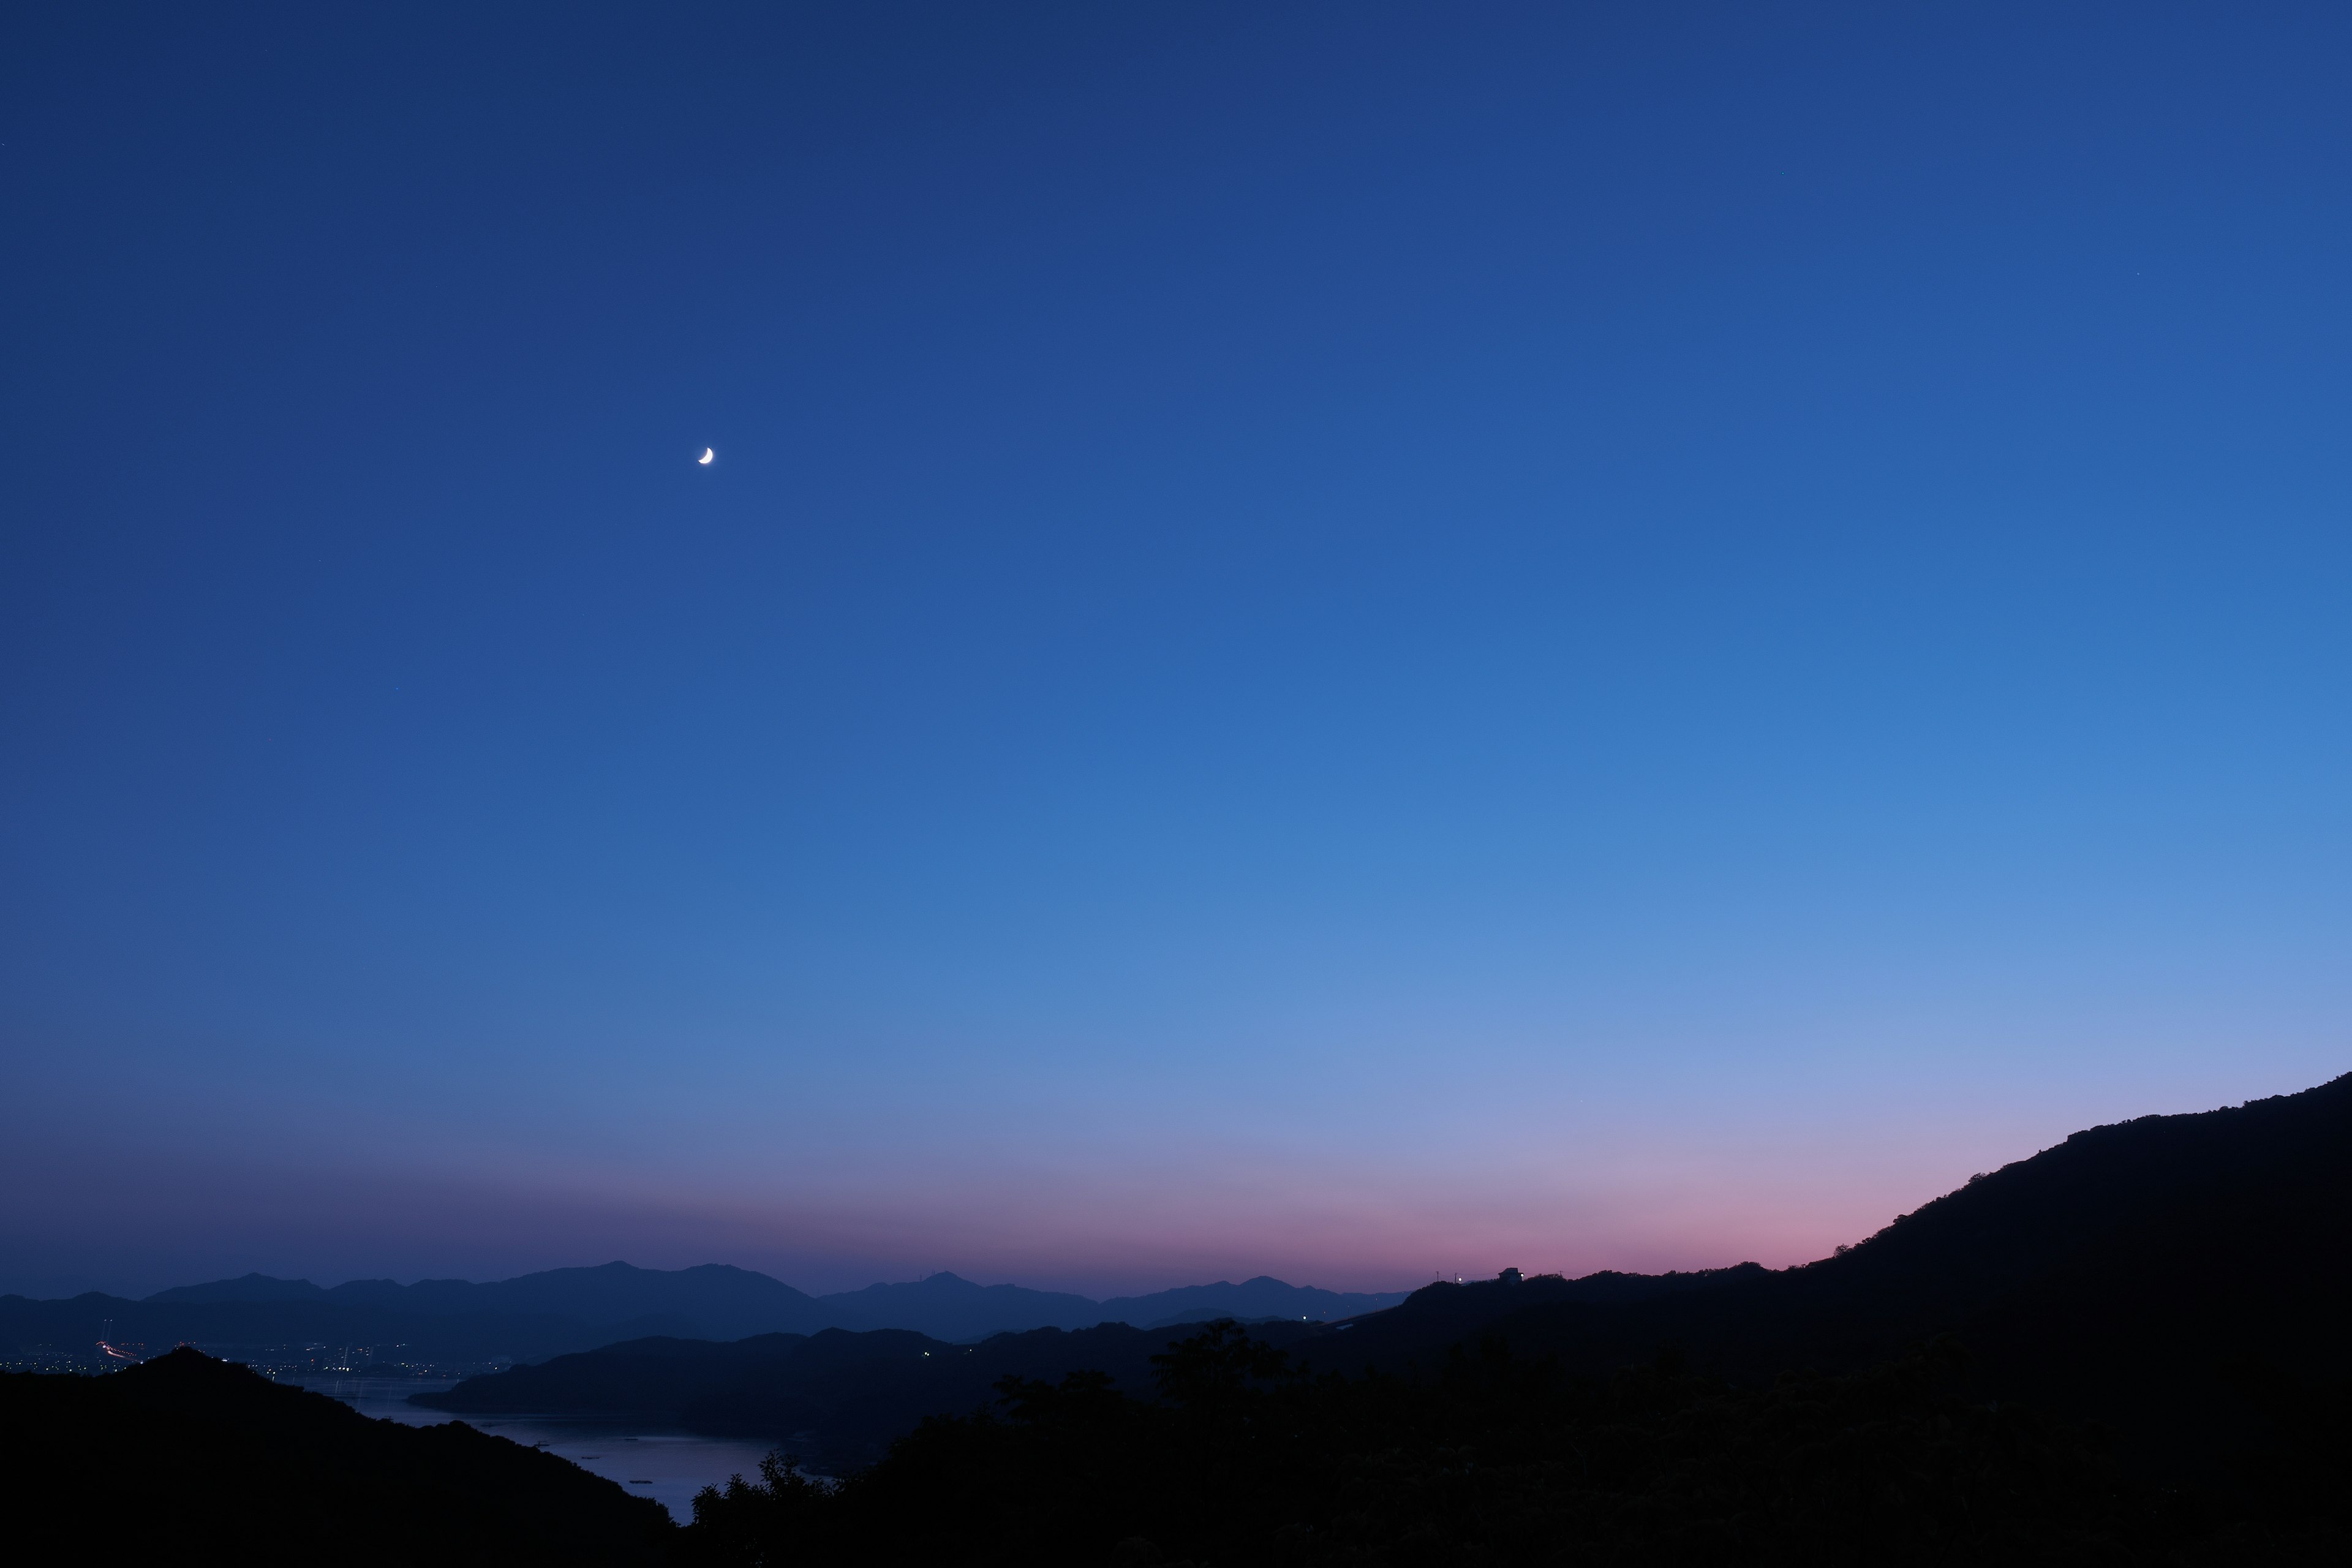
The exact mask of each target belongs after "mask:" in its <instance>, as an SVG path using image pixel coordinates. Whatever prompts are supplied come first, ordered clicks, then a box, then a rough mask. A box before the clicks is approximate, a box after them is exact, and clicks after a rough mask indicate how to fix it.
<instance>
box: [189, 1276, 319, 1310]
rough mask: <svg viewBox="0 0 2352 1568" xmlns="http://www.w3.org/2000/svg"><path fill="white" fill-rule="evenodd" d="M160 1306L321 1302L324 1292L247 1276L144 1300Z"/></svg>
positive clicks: (302, 1282) (299, 1282)
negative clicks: (234, 1302)
mask: <svg viewBox="0 0 2352 1568" xmlns="http://www.w3.org/2000/svg"><path fill="white" fill-rule="evenodd" d="M144 1299H145V1300H148V1301H152V1302H156V1303H159V1304H173V1303H184V1304H190V1305H194V1304H205V1305H210V1304H213V1303H216V1302H221V1301H323V1300H327V1299H328V1298H327V1292H326V1291H324V1290H321V1289H319V1287H317V1286H316V1285H313V1284H311V1283H310V1281H309V1280H308V1279H271V1278H270V1277H269V1276H268V1275H267V1274H247V1275H246V1276H245V1277H244V1278H242V1279H215V1280H213V1281H212V1282H211V1283H209V1284H205V1285H175V1286H173V1288H172V1289H168V1290H158V1291H156V1292H155V1293H154V1294H153V1295H152V1296H149V1297H146V1298H144Z"/></svg>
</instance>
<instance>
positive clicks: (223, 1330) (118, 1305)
mask: <svg viewBox="0 0 2352 1568" xmlns="http://www.w3.org/2000/svg"><path fill="white" fill-rule="evenodd" d="M1393 1300H1402V1297H1401V1296H1368V1295H1349V1294H1342V1293H1339V1292H1336V1291H1329V1290H1317V1289H1306V1288H1301V1287H1297V1286H1291V1285H1286V1284H1285V1283H1283V1282H1282V1281H1281V1280H1278V1279H1269V1278H1265V1277H1263V1276H1261V1277H1260V1278H1258V1279H1251V1280H1247V1281H1244V1283H1242V1284H1239V1285H1235V1284H1233V1283H1230V1282H1228V1281H1223V1280H1220V1281H1219V1282H1217V1283H1216V1284H1214V1285H1203V1286H1191V1287H1186V1288H1184V1289H1176V1290H1163V1291H1160V1292H1158V1293H1156V1294H1153V1295H1149V1296H1133V1297H1122V1298H1119V1299H1118V1300H1112V1301H1108V1302H1097V1301H1093V1300H1088V1299H1087V1298H1086V1297H1084V1296H1077V1295H1072V1294H1069V1293H1066V1292H1062V1291H1053V1290H1033V1289H1027V1288H1025V1287H1023V1286H1017V1285H979V1284H975V1283H973V1282H972V1281H971V1280H969V1279H961V1278H959V1277H958V1276H956V1275H953V1274H946V1273H942V1274H935V1275H932V1276H931V1277H930V1278H929V1279H920V1280H915V1281H912V1282H908V1283H895V1284H881V1285H874V1286H869V1287H867V1288H866V1289H862V1290H849V1291H842V1292H839V1293H836V1294H834V1295H829V1296H824V1297H811V1296H809V1295H807V1294H806V1293H804V1292H803V1291H800V1290H797V1289H793V1287H792V1286H790V1285H787V1284H785V1283H783V1282H782V1280H779V1279H772V1278H770V1277H769V1276H767V1275H765V1274H761V1273H757V1272H755V1271H753V1270H751V1269H747V1268H731V1267H729V1266H727V1265H724V1264H704V1265H701V1266H699V1267H697V1268H677V1269H659V1268H636V1267H635V1266H633V1265H631V1264H628V1263H623V1262H614V1263H606V1264H602V1265H599V1266H597V1267H594V1268H555V1269H548V1270H545V1271H543V1272H541V1273H536V1274H525V1275H520V1276H518V1277H517V1278H515V1279H500V1280H494V1281H490V1282H487V1283H481V1284H477V1283H475V1282H473V1281H470V1280H465V1279H420V1280H418V1281H417V1282H415V1284H412V1285H403V1284H400V1283H399V1282H397V1281H395V1280H391V1279H354V1280H351V1281H349V1282H347V1283H344V1284H341V1285H337V1286H335V1287H333V1288H332V1289H320V1287H318V1286H317V1285H314V1284H312V1283H311V1282H310V1281H309V1280H307V1279H273V1278H271V1277H269V1276H268V1275H263V1274H247V1275H246V1276H244V1277H243V1278H241V1279H218V1280H213V1281H209V1282H207V1283H205V1284H201V1285H184V1286H177V1287H174V1288H173V1289H168V1290H159V1291H157V1292H156V1293H155V1294H154V1295H152V1296H150V1297H148V1298H146V1299H145V1300H142V1301H128V1300H122V1299H121V1298H118V1297H109V1296H100V1295H96V1294H92V1295H89V1296H85V1297H82V1298H79V1299H77V1300H74V1301H71V1302H66V1301H29V1300H26V1299H24V1298H22V1297H9V1298H0V1346H21V1347H32V1346H61V1345H66V1346H74V1347H79V1349H81V1350H84V1351H87V1350H88V1349H89V1347H90V1344H91V1342H93V1341H95V1340H96V1339H97V1338H99V1337H100V1334H101V1333H110V1334H111V1335H112V1336H113V1337H115V1338H118V1339H123V1340H129V1341H131V1342H145V1343H147V1344H150V1345H169V1344H176V1343H180V1342H189V1343H193V1344H196V1345H200V1346H203V1347H205V1348H206V1349H208V1350H211V1351H213V1352H215V1353H219V1354H224V1355H227V1356H230V1357H232V1358H233V1359H238V1360H250V1359H254V1358H255V1356H256V1355H257V1354H258V1353H259V1352H260V1351H261V1349H262V1348H263V1347H268V1346H284V1345H287V1344H289V1343H290V1344H297V1345H299V1344H301V1343H304V1342H322V1343H326V1344H330V1345H338V1346H341V1345H368V1346H375V1345H378V1344H386V1345H398V1346H402V1347H404V1351H403V1353H404V1354H405V1355H406V1356H408V1357H409V1358H410V1359H412V1360H416V1359H421V1360H425V1361H427V1362H433V1363H457V1362H475V1363H478V1362H482V1361H490V1360H496V1359H499V1358H502V1357H503V1358H511V1359H514V1360H519V1361H530V1360H538V1359H542V1358H544V1357H547V1356H550V1355H557V1354H562V1353H563V1352H569V1351H576V1350H583V1349H587V1348H589V1347H591V1346H593V1345H596V1344H603V1343H609V1342H614V1341H617V1340H626V1339H642V1338H647V1337H653V1336H667V1337H673V1338H681V1339H711V1340H738V1339H743V1338H747V1337H749V1336H751V1335H755V1334H765V1333H793V1334H803V1335H805V1334H814V1333H817V1332H819V1331H823V1330H825V1329H829V1328H846V1329H852V1330H856V1331H870V1330H877V1329H903V1330H908V1331H914V1332H917V1333H923V1334H929V1335H931V1336H932V1337H934V1338H937V1339H940V1340H950V1341H972V1340H979V1339H983V1338H986V1337H987V1336H989V1335H992V1334H997V1333H1013V1332H1022V1331H1028V1330H1032V1329H1038V1328H1062V1329H1081V1328H1090V1327H1092V1326H1094V1325H1095V1324H1097V1323H1101V1322H1107V1321H1124V1322H1129V1323H1131V1324H1136V1325H1138V1326H1157V1325H1159V1324H1161V1323H1177V1322H1185V1321H1202V1320H1205V1319H1208V1318H1214V1317H1223V1316H1236V1317H1240V1318H1244V1319H1246V1320H1250V1321H1258V1320H1262V1319H1267V1318H1280V1319H1285V1320H1297V1319H1312V1320H1315V1321H1327V1320H1329V1319H1333V1318H1338V1317H1345V1316H1349V1315H1352V1314H1354V1313H1359V1312H1362V1311H1366V1310H1373V1309H1375V1308H1377V1307H1379V1306H1381V1305H1384V1304H1386V1303H1388V1302H1391V1301H1393ZM108 1324H110V1325H111V1327H110V1328H109V1327H107V1326H106V1325H108Z"/></svg>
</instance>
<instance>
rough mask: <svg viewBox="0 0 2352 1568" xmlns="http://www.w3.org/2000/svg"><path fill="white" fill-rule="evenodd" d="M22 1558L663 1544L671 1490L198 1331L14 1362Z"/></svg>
mask: <svg viewBox="0 0 2352 1568" xmlns="http://www.w3.org/2000/svg"><path fill="white" fill-rule="evenodd" d="M0 1476H5V1482H0V1493H5V1496H6V1497H8V1498H9V1499H10V1500H12V1501H11V1506H10V1507H9V1509H8V1510H7V1512H8V1517H7V1521H6V1523H5V1527H0V1530H5V1536H0V1539H5V1544H6V1546H7V1547H8V1549H9V1552H10V1555H11V1557H12V1559H13V1560H14V1561H16V1562H19V1563H186V1562H247V1563H360V1564H373V1563H383V1564H398V1565H399V1568H414V1565H415V1564H417V1563H611V1564H616V1565H617V1564H633V1563H648V1564H650V1563H660V1562H663V1561H665V1560H666V1558H667V1553H668V1552H669V1549H670V1543H671V1540H672V1538H673V1537H674V1535H675V1533H676V1531H675V1529H674V1527H673V1526H672V1525H671V1524H670V1522H669V1519H668V1515H667V1513H666V1512H665V1511H664V1510H663V1509H662V1507H661V1505H660V1504H658V1503H656V1502H654V1501H652V1500H648V1499H645V1498H633V1497H630V1496H628V1495H627V1494H626V1493H625V1492H624V1491H623V1490H622V1489H621V1488H620V1487H619V1486H618V1485H616V1484H615V1483H614V1482H612V1481H609V1480H605V1479H602V1478H600V1477H596V1476H592V1475H590V1474H589V1473H588V1472H587V1471H585V1470H583V1469H581V1468H579V1467H577V1466H576V1465H573V1464H571V1463H570V1462H568V1461H566V1460H563V1459H560V1458H554V1457H553V1456H551V1455H549V1454H543V1453H540V1452H537V1451H535V1450H532V1449H530V1448H525V1447H520V1446H519V1445H517V1444H514V1443H509V1442H508V1441H507V1440H506V1439H505V1438H503V1437H493V1436H488V1435H487V1434H485V1433H481V1432H477V1431H475V1430H474V1429H473V1428H471V1427H469V1426H464V1425H463V1424H461V1423H457V1422H452V1423H449V1424H447V1425H446V1426H429V1427H416V1426H397V1425H394V1423H392V1422H389V1421H373V1420H370V1419H368V1418H367V1417H366V1416H363V1415H360V1414H359V1413H358V1412H357V1411H354V1410H352V1409H351V1408H350V1407H349V1406H347V1405H341V1404H338V1403H337V1402H336V1401H334V1400H331V1399H329V1398H327V1397H325V1396H324V1395H321V1394H307V1393H304V1392H302V1391H301V1390H299V1389H294V1388H288V1387H284V1386H281V1385H279V1384H273V1383H270V1382H268V1380H266V1379H264V1378H263V1377H261V1376H260V1375H259V1374H257V1373H252V1372H249V1371H247V1369H245V1368H243V1367H240V1366H233V1365H230V1364H228V1363H223V1362H217V1361H213V1360H211V1359H209V1358H207V1357H205V1356H203V1355H200V1354H198V1353H197V1352H194V1351H193V1350H179V1351H174V1352H172V1353H171V1354H169V1355H166V1356H163V1357H160V1358H158V1359H156V1360H153V1361H150V1362H147V1363H143V1364H142V1365H140V1366H137V1367H133V1368H131V1369H129V1370H127V1371H124V1372H121V1373H114V1374H112V1375H110V1376H104V1377H78V1376H54V1375H43V1374H37V1373H5V1374H0Z"/></svg>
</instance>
